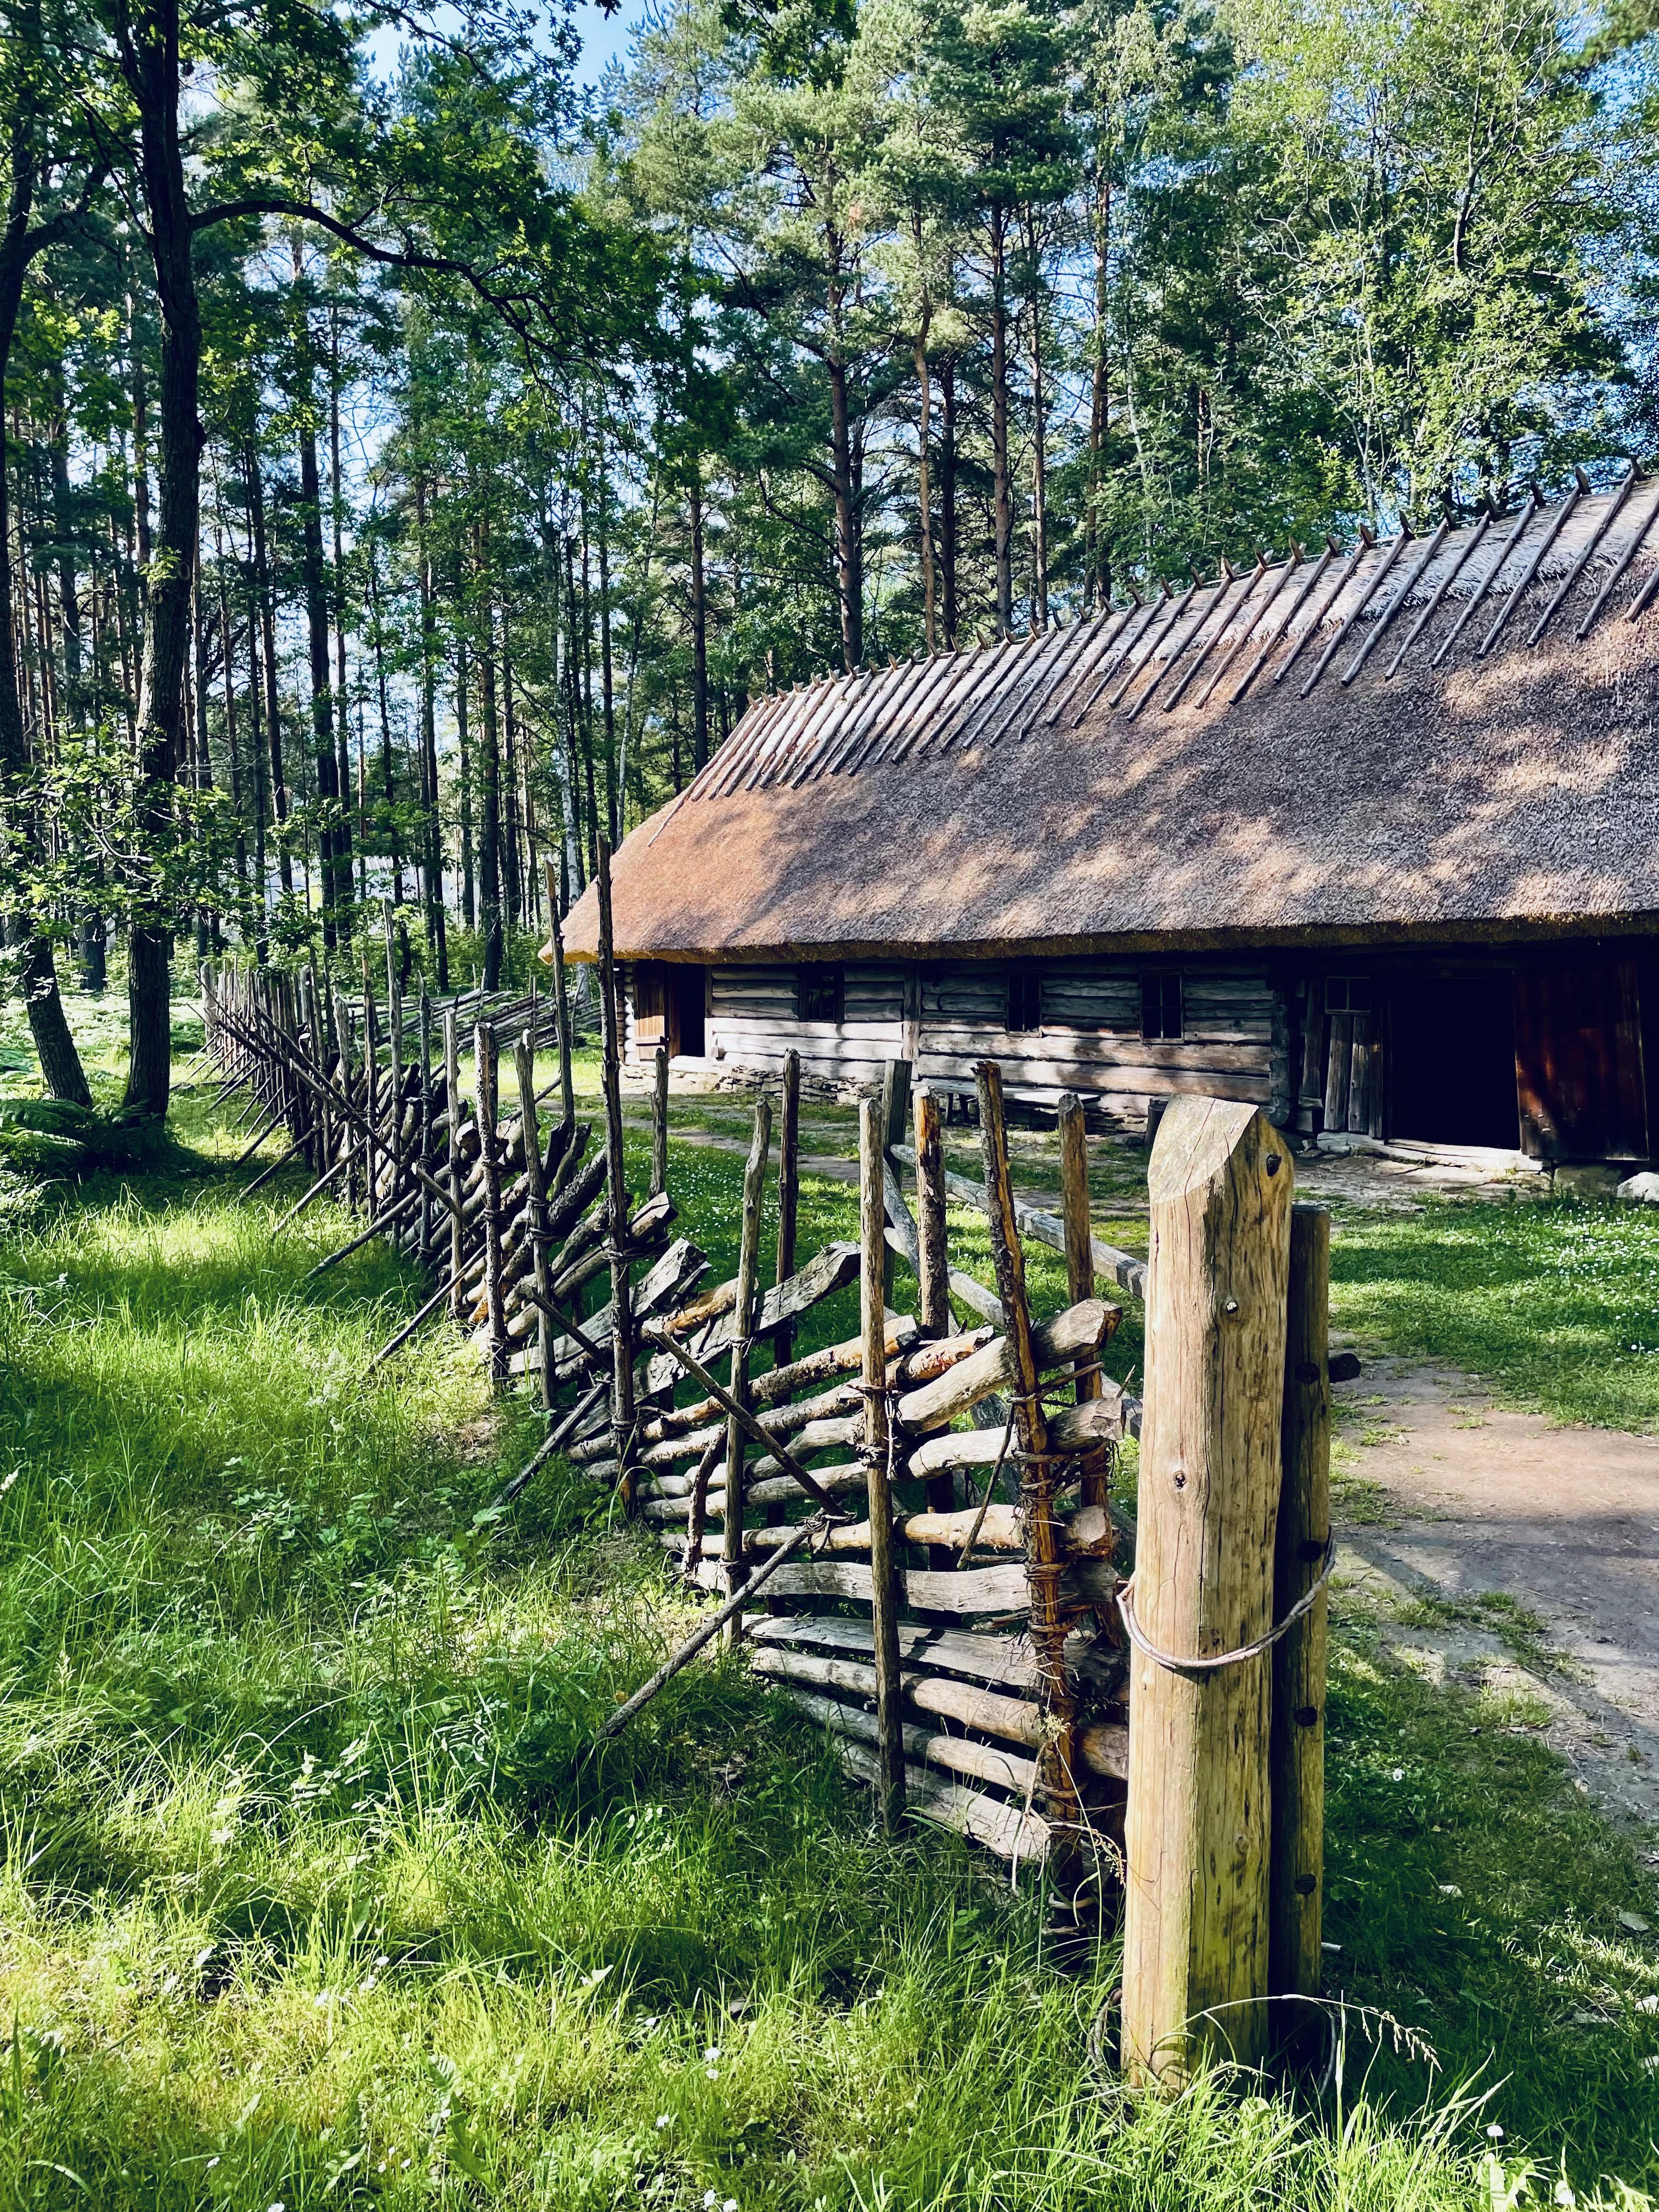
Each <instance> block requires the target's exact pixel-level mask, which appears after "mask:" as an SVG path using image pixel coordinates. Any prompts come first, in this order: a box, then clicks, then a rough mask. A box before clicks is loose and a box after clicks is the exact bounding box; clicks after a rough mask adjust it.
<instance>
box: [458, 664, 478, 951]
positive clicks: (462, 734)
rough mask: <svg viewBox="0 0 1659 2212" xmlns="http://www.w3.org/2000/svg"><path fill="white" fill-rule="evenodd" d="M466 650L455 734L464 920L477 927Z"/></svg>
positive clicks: (459, 679)
mask: <svg viewBox="0 0 1659 2212" xmlns="http://www.w3.org/2000/svg"><path fill="white" fill-rule="evenodd" d="M466 710H467V685H466V647H465V643H461V642H458V643H457V645H456V647H455V735H456V743H457V746H458V749H459V753H460V777H461V921H462V922H463V924H464V925H465V927H466V928H468V929H475V928H476V927H477V921H478V907H477V869H476V862H475V860H474V855H473V849H472V749H471V744H470V743H469V741H468V738H469V733H468V730H467V713H466Z"/></svg>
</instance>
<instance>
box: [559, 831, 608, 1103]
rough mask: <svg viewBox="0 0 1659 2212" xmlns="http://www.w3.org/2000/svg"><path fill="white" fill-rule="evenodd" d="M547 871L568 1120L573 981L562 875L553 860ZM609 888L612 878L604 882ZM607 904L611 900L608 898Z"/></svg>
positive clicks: (561, 1072)
mask: <svg viewBox="0 0 1659 2212" xmlns="http://www.w3.org/2000/svg"><path fill="white" fill-rule="evenodd" d="M543 865H544V867H545V868H546V870H547V912H548V918H549V921H550V924H551V926H552V937H553V996H554V1000H555V1001H556V1005H557V1007H558V1015H559V1105H560V1109H561V1110H562V1113H563V1115H564V1118H565V1120H566V1121H568V1122H571V1123H574V1121H575V1119H576V1091H575V1084H574V1077H573V1076H572V1073H571V1069H570V984H569V981H568V978H567V977H566V975H565V972H564V927H563V924H562V922H561V921H560V920H559V878H558V872H557V870H556V868H555V867H554V866H553V863H552V861H551V860H548V861H544V863H543ZM605 888H606V890H607V892H608V891H609V890H610V884H609V880H608V879H607V882H606V885H605ZM605 903H606V905H607V906H609V904H610V900H609V898H608V897H607V899H606V902H605Z"/></svg>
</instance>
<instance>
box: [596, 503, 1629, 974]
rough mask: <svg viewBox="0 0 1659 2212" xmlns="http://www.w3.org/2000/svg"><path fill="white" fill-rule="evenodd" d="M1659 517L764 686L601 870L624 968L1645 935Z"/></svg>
mask: <svg viewBox="0 0 1659 2212" xmlns="http://www.w3.org/2000/svg"><path fill="white" fill-rule="evenodd" d="M1656 525H1659V482H1650V481H1647V480H1644V479H1640V478H1638V477H1635V476H1634V475H1632V477H1631V478H1630V479H1629V480H1628V481H1627V483H1626V484H1625V485H1624V486H1623V487H1621V488H1620V489H1618V490H1615V491H1611V492H1605V493H1590V492H1588V491H1586V490H1584V489H1582V488H1581V489H1579V490H1577V491H1575V492H1574V493H1572V494H1571V495H1569V496H1568V497H1567V498H1566V499H1565V500H1563V501H1559V503H1557V504H1555V505H1553V506H1548V507H1547V506H1543V505H1541V504H1539V503H1537V502H1536V501H1530V500H1529V501H1528V503H1527V504H1526V505H1525V506H1524V507H1522V508H1521V509H1520V510H1519V511H1518V512H1516V513H1513V514H1510V515H1508V516H1504V517H1491V516H1489V517H1483V518H1482V519H1481V520H1480V521H1478V522H1477V523H1475V524H1474V525H1473V526H1464V527H1461V528H1456V529H1453V528H1451V527H1449V526H1446V527H1443V528H1442V529H1441V530H1440V531H1437V532H1435V533H1434V535H1433V536H1432V537H1425V538H1411V537H1409V536H1402V537H1401V538H1394V539H1390V540H1388V541H1385V542H1383V543H1381V544H1373V543H1371V542H1370V541H1364V542H1362V543H1361V544H1360V545H1359V546H1358V547H1357V548H1356V549H1355V550H1353V551H1352V553H1340V552H1337V551H1334V550H1331V549H1330V548H1329V547H1327V548H1326V549H1325V550H1323V551H1322V552H1321V553H1320V554H1318V555H1317V556H1311V557H1309V558H1306V559H1293V560H1291V561H1289V562H1280V563H1279V564H1277V565H1275V566H1272V567H1269V566H1267V565H1265V564H1262V565H1259V566H1258V567H1257V568H1255V570H1254V571H1252V572H1250V573H1249V574H1245V573H1243V572H1240V573H1239V574H1237V575H1231V574H1230V575H1227V576H1224V577H1223V578H1221V579H1220V580H1218V581H1217V582H1215V583H1212V584H1209V585H1202V586H1194V587H1193V588H1192V589H1190V590H1188V591H1187V592H1182V593H1178V594H1171V595H1169V596H1166V597H1164V598H1161V599H1155V600H1153V601H1152V602H1150V603H1147V604H1141V603H1139V602H1137V603H1136V604H1134V605H1132V606H1130V607H1127V608H1124V609H1116V610H1114V611H1111V612H1110V613H1109V614H1106V615H1103V616H1101V617H1098V618H1094V619H1090V620H1087V621H1083V622H1079V623H1072V624H1069V625H1067V626H1065V627H1063V628H1060V629H1050V630H1048V631H1047V632H1046V633H1042V634H1038V635H1033V636H1030V637H1028V638H1026V639H1024V640H1021V641H1016V642H1013V643H1009V644H1004V645H1000V646H997V647H989V648H981V649H978V650H973V651H968V652H963V653H945V654H939V655H936V656H934V657H933V658H932V659H920V660H915V661H910V662H906V663H904V664H902V665H899V666H895V667H890V668H886V669H883V670H879V671H866V672H860V674H858V675H856V676H850V677H840V678H827V679H825V680H824V681H823V682H820V683H817V684H810V685H808V686H806V687H805V688H804V689H802V690H794V691H790V692H787V693H784V694H782V695H781V696H775V697H771V698H766V699H762V700H760V701H758V702H757V703H756V704H755V705H754V706H753V707H752V708H750V711H749V713H748V714H746V715H745V716H744V719H743V721H742V722H741V723H740V724H739V726H738V728H737V729H736V730H735V731H734V732H732V737H731V738H730V739H729V740H728V741H727V743H726V745H725V746H724V747H723V748H722V749H721V750H720V752H719V753H718V754H717V755H716V756H715V757H714V760H713V761H711V762H710V763H709V764H708V768H707V769H705V770H704V771H703V772H702V775H699V776H698V777H697V778H696V781H695V782H694V783H692V784H691V785H690V787H688V788H687V789H686V790H685V791H684V792H683V793H681V794H680V795H679V797H678V799H675V800H673V801H672V802H671V804H670V805H668V806H666V807H665V808H664V809H663V810H662V811H661V812H660V813H659V814H658V815H656V816H654V817H653V818H652V819H651V820H650V821H648V822H647V823H643V824H642V825H641V827H640V828H639V829H636V830H635V832H634V833H633V835H632V836H630V837H629V839H628V840H627V842H625V843H624V844H623V847H622V848H621V850H620V851H619V852H618V853H617V855H616V859H615V861H614V864H613V885H614V891H613V906H614V913H615V918H616V938H617V953H618V955H619V957H623V958H637V957H661V958H666V959H688V960H703V961H712V960H715V959H720V960H744V959H765V958H821V959H833V958H842V957H858V956H860V955H863V956H872V955H891V954H895V953H915V952H918V951H933V952H935V953H938V954H957V955H961V956H974V955H980V954H994V953H998V952H1003V951H1009V950H1011V949H1014V948H1019V949H1023V950H1044V951H1056V952H1058V951H1073V952H1077V951H1106V950H1111V949H1121V950H1124V951H1128V950H1131V949H1134V948H1137V947H1144V946H1146V945H1149V944H1152V943H1162V944H1171V945H1184V946H1200V945H1218V946H1220V945H1227V944H1229V943H1237V942H1238V941H1240V940H1243V939H1249V940H1252V941H1258V942H1259V941H1268V942H1271V941H1275V940H1276V941H1280V942H1285V943H1298V942H1299V943H1329V944H1340V943H1342V942H1345V941H1350V940H1352V939H1358V938H1362V937H1364V938H1370V937H1374V936H1376V934H1377V933H1387V934H1389V935H1395V936H1400V937H1412V936H1418V937H1433V938H1438V939H1444V938H1455V939H1478V938H1481V937H1504V936H1512V935H1516V934H1524V933H1553V932H1559V931H1561V930H1598V929H1599V930H1611V929H1626V928H1650V927H1656V926H1659V745H1656V729H1655V715H1656V699H1659V689H1656V677H1659V527H1656ZM596 926H597V911H596V906H595V902H594V897H593V894H592V891H591V890H590V891H589V893H588V894H587V896H586V897H584V898H583V899H582V900H581V901H580V903H579V904H578V906H577V907H576V908H575V910H574V913H573V914H572V915H571V916H570V918H569V921H568V923H567V925H566V942H567V945H568V948H569V949H570V950H571V951H573V952H574V954H575V956H576V957H579V958H582V957H591V955H592V951H593V949H594V941H595V930H596Z"/></svg>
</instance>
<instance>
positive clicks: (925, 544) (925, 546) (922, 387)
mask: <svg viewBox="0 0 1659 2212" xmlns="http://www.w3.org/2000/svg"><path fill="white" fill-rule="evenodd" d="M916 393H917V401H918V407H917V415H916V526H917V531H916V542H917V544H918V546H919V548H920V550H921V609H922V620H923V622H924V623H925V625H926V628H927V650H928V652H929V653H933V651H935V650H936V648H937V644H938V641H937V638H936V636H935V635H934V630H935V611H934V585H933V487H932V486H931V484H930V483H929V482H928V456H927V445H928V440H929V439H930V437H931V436H932V435H933V390H932V386H931V385H930V383H929V380H928V375H927V326H926V324H925V322H924V325H923V327H922V328H921V330H920V331H917V333H916Z"/></svg>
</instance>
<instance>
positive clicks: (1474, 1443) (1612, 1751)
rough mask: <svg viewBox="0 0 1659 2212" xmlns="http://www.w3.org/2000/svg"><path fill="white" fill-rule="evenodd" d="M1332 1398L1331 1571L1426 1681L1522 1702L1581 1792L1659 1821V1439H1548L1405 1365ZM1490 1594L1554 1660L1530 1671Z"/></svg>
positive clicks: (1473, 1389) (1519, 1636)
mask: <svg viewBox="0 0 1659 2212" xmlns="http://www.w3.org/2000/svg"><path fill="white" fill-rule="evenodd" d="M1337 1397H1338V1401H1339V1412H1338V1419H1339V1431H1338V1434H1339V1482H1338V1509H1337V1510H1338V1522H1339V1527H1340V1530H1341V1535H1342V1541H1343V1554H1344V1555H1343V1571H1344V1574H1345V1577H1346V1573H1347V1571H1348V1570H1349V1568H1350V1567H1352V1571H1353V1580H1352V1587H1353V1588H1354V1589H1356V1591H1357V1592H1359V1593H1363V1592H1364V1590H1365V1589H1366V1588H1367V1586H1368V1585H1369V1586H1370V1589H1371V1591H1372V1593H1373V1594H1374V1595H1377V1596H1379V1597H1383V1596H1386V1598H1387V1599H1388V1601H1389V1602H1388V1606H1387V1611H1388V1612H1389V1613H1391V1614H1392V1613H1400V1612H1401V1611H1403V1613H1404V1614H1405V1618H1406V1621H1407V1623H1410V1624H1412V1625H1411V1626H1399V1627H1398V1628H1396V1629H1392V1630H1391V1631H1390V1640H1391V1641H1395V1643H1396V1644H1397V1647H1398V1648H1400V1649H1401V1650H1402V1652H1403V1654H1404V1656H1407V1657H1409V1658H1411V1659H1412V1660H1413V1663H1414V1664H1418V1665H1420V1666H1421V1667H1423V1668H1424V1669H1425V1671H1426V1672H1428V1673H1430V1674H1445V1673H1450V1672H1458V1673H1462V1674H1464V1675H1465V1676H1467V1677H1468V1678H1470V1679H1479V1680H1485V1681H1486V1683H1487V1684H1488V1685H1489V1686H1491V1687H1492V1688H1493V1689H1495V1690H1498V1691H1499V1692H1502V1691H1504V1689H1509V1690H1510V1691H1513V1692H1524V1696H1523V1697H1522V1698H1520V1699H1519V1700H1518V1704H1517V1710H1518V1709H1519V1705H1522V1704H1524V1703H1526V1702H1528V1701H1535V1700H1538V1699H1541V1701H1542V1704H1543V1705H1546V1706H1547V1708H1548V1717H1547V1721H1546V1720H1545V1719H1544V1717H1543V1715H1542V1712H1541V1711H1539V1712H1537V1713H1536V1714H1535V1715H1534V1720H1533V1722H1532V1723H1531V1724H1533V1725H1541V1726H1543V1727H1544V1729H1545V1732H1546V1733H1547V1735H1548V1737H1549V1740H1550V1741H1552V1742H1553V1743H1554V1744H1555V1745H1556V1746H1557V1747H1558V1748H1559V1749H1560V1750H1561V1751H1563V1752H1564V1753H1565V1754H1566V1755H1567V1757H1568V1758H1569V1759H1571V1761H1572V1764H1573V1765H1574V1767H1575V1769H1576V1770H1577V1773H1578V1775H1579V1778H1580V1779H1581V1781H1582V1782H1583V1784H1584V1786H1585V1787H1586V1788H1587V1789H1589V1790H1590V1791H1591V1792H1592V1793H1593V1794H1594V1795H1595V1796H1596V1797H1597V1798H1599V1799H1600V1800H1601V1801H1602V1802H1604V1803H1606V1804H1607V1805H1608V1806H1609V1808H1616V1809H1619V1810H1622V1811H1624V1812H1626V1813H1628V1814H1634V1815H1636V1816H1637V1817H1638V1818H1639V1819H1641V1820H1644V1822H1648V1823H1659V1438H1655V1437H1636V1436H1630V1435H1626V1434H1624V1433H1622V1432H1620V1431H1614V1430H1608V1429H1588V1428H1553V1427H1552V1426H1551V1425H1549V1423H1548V1422H1547V1420H1545V1419H1544V1418H1543V1417H1542V1416H1541V1415H1539V1414H1533V1413H1516V1412H1513V1411H1510V1410H1509V1409H1508V1408H1505V1407H1497V1406H1494V1405H1493V1404H1492V1399H1491V1396H1490V1394H1489V1393H1488V1392H1487V1391H1486V1390H1485V1389H1483V1387H1482V1386H1481V1385H1480V1383H1476V1382H1473V1381H1471V1380H1470V1379H1469V1378H1468V1377H1467V1376H1458V1375H1453V1374H1448V1373H1446V1372H1445V1371H1444V1370H1435V1369H1430V1368H1424V1367H1420V1366H1413V1365H1411V1364H1407V1363H1406V1362H1404V1361H1395V1360H1389V1359H1377V1360H1370V1359H1368V1360H1367V1362H1366V1369H1365V1373H1364V1376H1363V1377H1362V1378H1361V1380H1360V1381H1359V1382H1358V1383H1352V1384H1348V1385H1346V1386H1344V1387H1342V1388H1340V1389H1339V1390H1338V1392H1337ZM1344 1476H1346V1478H1347V1480H1346V1481H1345V1480H1343V1479H1342V1478H1343V1477H1344ZM1494 1594H1496V1595H1497V1596H1498V1600H1499V1603H1498V1604H1497V1605H1492V1604H1491V1603H1490V1602H1488V1603H1486V1604H1484V1605H1483V1604H1482V1603H1481V1600H1482V1599H1487V1600H1490V1599H1491V1598H1492V1595H1494ZM1504 1597H1508V1598H1510V1599H1513V1600H1514V1601H1516V1603H1517V1604H1518V1605H1520V1606H1521V1607H1525V1608H1526V1610H1527V1612H1528V1613H1532V1614H1534V1615H1536V1617H1537V1619H1538V1620H1540V1621H1541V1622H1542V1624H1543V1627H1544V1638H1543V1640H1544V1642H1545V1643H1547V1645H1548V1646H1549V1647H1550V1648H1551V1650H1552V1651H1553V1653H1555V1654H1557V1655H1559V1659H1558V1663H1555V1664H1552V1665H1548V1666H1547V1667H1545V1668H1543V1670H1542V1672H1541V1673H1540V1671H1539V1668H1538V1666H1537V1663H1536V1662H1537V1659H1538V1657H1539V1656H1541V1655H1539V1654H1536V1653H1531V1652H1528V1642H1529V1640H1530V1639H1529V1638H1528V1632H1527V1630H1526V1627H1525V1624H1524V1623H1523V1622H1518V1621H1517V1620H1516V1617H1515V1616H1514V1615H1513V1614H1511V1613H1506V1612H1505V1610H1504V1607H1503V1604H1502V1600H1503V1599H1504ZM1425 1599H1426V1600H1428V1601H1430V1602H1429V1603H1428V1604H1426V1605H1425V1603H1424V1601H1425ZM1419 1624H1420V1625H1419ZM1528 1661H1530V1662H1531V1663H1527V1662H1528ZM1514 1724H1516V1725H1519V1726H1526V1725H1528V1721H1527V1720H1526V1718H1525V1717H1524V1716H1523V1717H1521V1718H1520V1719H1518V1720H1517V1721H1516V1723H1514Z"/></svg>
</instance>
